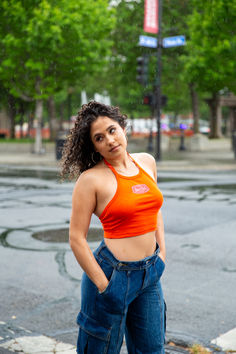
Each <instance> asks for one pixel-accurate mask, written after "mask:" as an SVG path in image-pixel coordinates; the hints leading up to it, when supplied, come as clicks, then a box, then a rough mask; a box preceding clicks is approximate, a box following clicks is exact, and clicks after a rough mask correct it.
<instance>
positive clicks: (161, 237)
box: [156, 210, 166, 262]
mask: <svg viewBox="0 0 236 354" xmlns="http://www.w3.org/2000/svg"><path fill="white" fill-rule="evenodd" d="M156 240H157V243H158V245H159V247H160V253H159V256H160V257H161V259H162V260H163V261H164V262H165V259H166V246H165V233H164V222H163V217H162V212H161V210H159V212H158V214H157V229H156Z"/></svg>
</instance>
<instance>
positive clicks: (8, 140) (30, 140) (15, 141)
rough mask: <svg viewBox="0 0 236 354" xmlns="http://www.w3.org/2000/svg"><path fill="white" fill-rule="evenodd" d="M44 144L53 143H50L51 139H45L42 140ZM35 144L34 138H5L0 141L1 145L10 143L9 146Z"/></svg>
mask: <svg viewBox="0 0 236 354" xmlns="http://www.w3.org/2000/svg"><path fill="white" fill-rule="evenodd" d="M42 141H43V143H52V141H50V140H49V139H43V140H42ZM34 142H35V139H34V138H22V139H11V138H3V139H0V144H1V143H7V144H8V143H9V144H25V143H29V144H32V143H34Z"/></svg>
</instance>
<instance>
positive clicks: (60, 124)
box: [59, 102, 65, 130]
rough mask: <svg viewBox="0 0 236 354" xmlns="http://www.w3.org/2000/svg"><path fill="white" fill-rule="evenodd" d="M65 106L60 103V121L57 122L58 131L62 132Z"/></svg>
mask: <svg viewBox="0 0 236 354" xmlns="http://www.w3.org/2000/svg"><path fill="white" fill-rule="evenodd" d="M64 112H65V104H64V102H62V103H60V120H59V130H63V120H64Z"/></svg>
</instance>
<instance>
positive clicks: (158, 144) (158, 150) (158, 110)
mask: <svg viewBox="0 0 236 354" xmlns="http://www.w3.org/2000/svg"><path fill="white" fill-rule="evenodd" d="M161 22H162V0H159V1H158V44H157V75H156V95H155V96H156V100H155V101H156V104H155V106H156V118H157V140H156V156H155V157H156V160H157V161H161V158H162V156H161V49H162V31H161Z"/></svg>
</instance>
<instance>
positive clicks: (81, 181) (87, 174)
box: [75, 162, 105, 188]
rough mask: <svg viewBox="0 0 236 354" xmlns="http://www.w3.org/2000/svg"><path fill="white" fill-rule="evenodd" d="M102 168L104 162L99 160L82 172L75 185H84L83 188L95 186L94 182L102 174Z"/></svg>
mask: <svg viewBox="0 0 236 354" xmlns="http://www.w3.org/2000/svg"><path fill="white" fill-rule="evenodd" d="M104 169H105V168H104V164H102V163H101V162H99V163H98V164H97V165H95V166H93V167H91V168H89V169H87V170H86V171H84V172H82V173H81V175H80V176H79V178H78V179H77V181H76V184H75V185H76V186H82V187H83V186H84V187H85V188H89V187H93V186H95V185H96V182H97V181H98V180H99V179H100V177H101V176H102V174H104Z"/></svg>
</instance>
